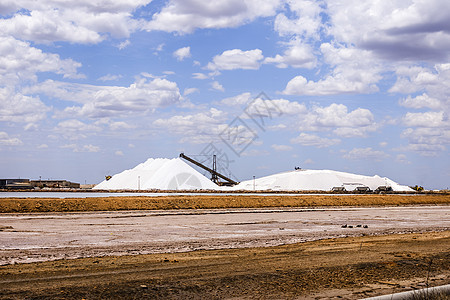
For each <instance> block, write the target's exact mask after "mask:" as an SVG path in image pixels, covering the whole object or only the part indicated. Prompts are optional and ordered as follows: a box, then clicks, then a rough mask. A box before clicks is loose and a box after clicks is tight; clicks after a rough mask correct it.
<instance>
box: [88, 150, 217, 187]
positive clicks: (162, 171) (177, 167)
mask: <svg viewBox="0 0 450 300" xmlns="http://www.w3.org/2000/svg"><path fill="white" fill-rule="evenodd" d="M218 188H219V187H218V186H217V185H216V184H215V183H213V182H212V181H211V180H209V179H208V178H206V177H205V176H203V175H202V174H200V173H199V172H198V171H197V170H195V169H194V168H192V167H191V166H189V165H188V164H187V163H185V162H184V161H182V160H181V159H180V158H174V159H167V158H156V159H154V158H150V159H148V160H147V161H146V162H144V163H141V164H139V165H137V166H136V167H134V168H133V169H130V170H125V171H123V172H121V173H118V174H116V175H114V176H112V177H111V179H109V180H104V181H103V182H101V183H99V184H98V185H96V186H95V187H94V188H93V189H97V190H138V189H141V190H152V189H156V190H216V189H218Z"/></svg>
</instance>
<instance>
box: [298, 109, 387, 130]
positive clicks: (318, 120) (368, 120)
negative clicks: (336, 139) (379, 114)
mask: <svg viewBox="0 0 450 300" xmlns="http://www.w3.org/2000/svg"><path fill="white" fill-rule="evenodd" d="M378 128H379V125H378V124H377V123H376V122H375V118H374V116H373V114H372V112H370V110H368V109H364V108H357V109H355V110H353V111H350V112H349V111H348V108H347V107H346V106H345V105H343V104H336V103H333V104H331V105H329V106H327V107H320V106H315V107H313V108H312V109H311V110H310V111H309V112H308V113H307V114H306V115H305V116H304V117H303V119H302V122H301V123H300V124H299V129H300V130H308V131H323V130H325V131H326V130H333V133H334V134H336V135H338V136H340V137H347V138H348V137H366V136H367V134H368V133H369V132H373V131H375V130H377V129H378Z"/></svg>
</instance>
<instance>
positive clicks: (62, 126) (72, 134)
mask: <svg viewBox="0 0 450 300" xmlns="http://www.w3.org/2000/svg"><path fill="white" fill-rule="evenodd" d="M53 130H54V131H55V132H56V133H58V134H60V135H61V136H62V137H64V138H66V139H70V140H76V139H82V138H86V137H87V136H88V135H90V134H93V133H95V132H100V131H101V127H100V126H97V125H94V124H86V123H83V122H81V121H80V120H77V119H69V120H65V121H62V122H59V123H58V125H56V127H55V128H54V129H53Z"/></svg>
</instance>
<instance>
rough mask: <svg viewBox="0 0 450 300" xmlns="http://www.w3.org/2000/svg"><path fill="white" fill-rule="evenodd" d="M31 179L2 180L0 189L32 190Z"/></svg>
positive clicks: (0, 180)
mask: <svg viewBox="0 0 450 300" xmlns="http://www.w3.org/2000/svg"><path fill="white" fill-rule="evenodd" d="M32 188H33V186H32V185H31V182H30V179H0V189H32Z"/></svg>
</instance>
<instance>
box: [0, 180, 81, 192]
mask: <svg viewBox="0 0 450 300" xmlns="http://www.w3.org/2000/svg"><path fill="white" fill-rule="evenodd" d="M34 188H41V189H42V188H71V189H79V188H80V184H79V183H76V182H70V181H67V180H30V179H0V189H8V190H9V189H11V190H12V189H19V190H24V189H34Z"/></svg>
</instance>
